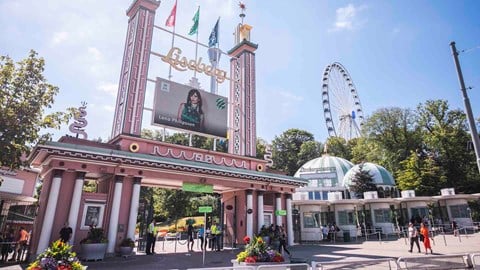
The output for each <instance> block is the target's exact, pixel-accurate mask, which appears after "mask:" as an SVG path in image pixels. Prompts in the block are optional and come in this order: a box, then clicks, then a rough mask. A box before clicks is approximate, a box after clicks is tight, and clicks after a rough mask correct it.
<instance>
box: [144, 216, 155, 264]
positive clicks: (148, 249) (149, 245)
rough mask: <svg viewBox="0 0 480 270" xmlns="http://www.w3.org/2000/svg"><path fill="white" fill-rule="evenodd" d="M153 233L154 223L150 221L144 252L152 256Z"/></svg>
mask: <svg viewBox="0 0 480 270" xmlns="http://www.w3.org/2000/svg"><path fill="white" fill-rule="evenodd" d="M154 232H155V222H154V221H153V220H152V221H150V223H149V224H148V226H147V247H146V251H145V253H146V254H147V255H152V254H153V248H154V245H155V240H154V235H153V234H154Z"/></svg>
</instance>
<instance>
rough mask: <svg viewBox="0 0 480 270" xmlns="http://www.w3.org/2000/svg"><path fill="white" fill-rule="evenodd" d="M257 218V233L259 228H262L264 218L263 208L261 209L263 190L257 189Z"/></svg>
mask: <svg viewBox="0 0 480 270" xmlns="http://www.w3.org/2000/svg"><path fill="white" fill-rule="evenodd" d="M257 209H258V213H257V216H258V217H257V218H258V222H257V224H258V228H257V233H258V232H260V229H261V228H262V226H263V224H264V222H265V218H264V210H263V191H257Z"/></svg>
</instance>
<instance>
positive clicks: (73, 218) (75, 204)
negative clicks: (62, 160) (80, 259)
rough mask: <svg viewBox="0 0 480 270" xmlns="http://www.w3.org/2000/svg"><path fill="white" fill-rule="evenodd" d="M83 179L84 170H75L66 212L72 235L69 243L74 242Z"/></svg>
mask: <svg viewBox="0 0 480 270" xmlns="http://www.w3.org/2000/svg"><path fill="white" fill-rule="evenodd" d="M84 180H85V172H77V178H76V179H75V187H74V188H73V195H72V204H71V205H70V212H68V224H69V225H70V227H72V230H73V232H72V237H71V238H70V244H72V243H75V231H76V229H77V223H78V212H79V211H80V203H81V200H82V191H83V182H84Z"/></svg>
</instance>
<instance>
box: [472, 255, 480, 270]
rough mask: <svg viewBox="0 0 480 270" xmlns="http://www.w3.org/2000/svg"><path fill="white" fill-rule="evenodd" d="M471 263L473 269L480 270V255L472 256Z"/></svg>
mask: <svg viewBox="0 0 480 270" xmlns="http://www.w3.org/2000/svg"><path fill="white" fill-rule="evenodd" d="M470 263H471V264H472V267H473V269H480V253H473V254H470Z"/></svg>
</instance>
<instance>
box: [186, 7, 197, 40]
mask: <svg viewBox="0 0 480 270" xmlns="http://www.w3.org/2000/svg"><path fill="white" fill-rule="evenodd" d="M192 20H193V25H192V28H190V32H188V34H189V35H193V34H196V33H198V21H199V20H200V7H198V9H197V12H196V13H195V15H194V16H193V19H192Z"/></svg>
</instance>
